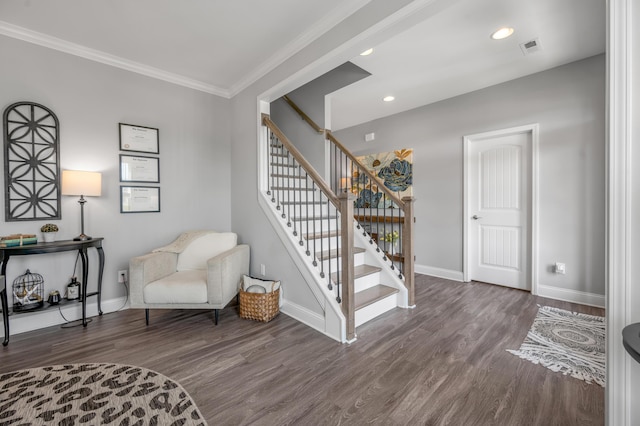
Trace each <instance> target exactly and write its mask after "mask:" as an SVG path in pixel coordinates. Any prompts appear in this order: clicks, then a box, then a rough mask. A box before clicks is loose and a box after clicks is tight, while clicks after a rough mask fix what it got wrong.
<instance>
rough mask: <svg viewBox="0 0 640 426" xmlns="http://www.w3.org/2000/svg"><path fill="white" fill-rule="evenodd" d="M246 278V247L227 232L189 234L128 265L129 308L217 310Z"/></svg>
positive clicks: (216, 315)
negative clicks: (243, 278) (243, 277)
mask: <svg viewBox="0 0 640 426" xmlns="http://www.w3.org/2000/svg"><path fill="white" fill-rule="evenodd" d="M248 273H249V246H248V245H246V244H240V245H238V244H237V235H236V234H234V233H231V232H220V233H218V232H214V231H191V232H185V233H184V234H182V235H180V237H178V239H177V240H175V241H174V242H173V243H171V244H169V245H167V246H165V247H161V248H159V249H155V250H153V251H152V252H151V253H148V254H145V255H143V256H138V257H134V258H132V259H131V260H130V261H129V281H130V290H129V291H130V294H129V297H130V301H131V307H132V308H144V309H145V319H146V323H147V325H149V309H213V310H214V312H215V313H214V315H215V324H218V315H219V310H220V309H223V308H224V307H225V306H226V305H227V304H228V303H229V302H230V301H231V300H232V299H233V298H234V297H235V296H236V295H237V294H238V289H239V286H240V284H241V281H242V276H243V275H244V274H248Z"/></svg>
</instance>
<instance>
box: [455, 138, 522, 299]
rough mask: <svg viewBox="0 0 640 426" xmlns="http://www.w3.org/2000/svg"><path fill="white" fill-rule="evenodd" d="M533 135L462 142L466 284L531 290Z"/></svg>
mask: <svg viewBox="0 0 640 426" xmlns="http://www.w3.org/2000/svg"><path fill="white" fill-rule="evenodd" d="M531 139H532V132H531V131H530V130H526V131H519V132H516V133H513V132H509V131H505V133H501V132H492V133H490V134H486V135H484V136H483V135H476V136H475V137H467V138H465V144H466V147H465V148H466V149H465V151H466V153H467V161H466V164H467V182H466V185H467V205H466V208H465V213H466V216H467V217H465V220H466V221H467V230H468V232H466V235H467V242H466V243H467V255H468V262H467V264H468V269H469V271H468V272H469V275H468V280H474V281H482V282H487V283H492V284H499V285H503V286H507V287H514V288H519V289H522V290H530V289H531V283H530V279H529V277H530V274H529V268H530V262H529V258H530V257H529V256H530V253H529V239H530V235H529V234H530V232H529V226H528V223H529V220H530V214H529V208H530V203H529V194H530V177H529V174H530V158H531V155H530V150H531Z"/></svg>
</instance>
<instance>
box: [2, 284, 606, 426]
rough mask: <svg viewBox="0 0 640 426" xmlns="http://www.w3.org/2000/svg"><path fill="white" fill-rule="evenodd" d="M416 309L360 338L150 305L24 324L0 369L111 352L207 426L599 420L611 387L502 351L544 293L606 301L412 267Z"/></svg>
mask: <svg viewBox="0 0 640 426" xmlns="http://www.w3.org/2000/svg"><path fill="white" fill-rule="evenodd" d="M416 300H417V307H416V308H415V309H410V310H404V309H396V310H394V311H391V312H389V313H387V314H385V315H384V316H383V317H381V318H377V319H376V320H374V321H371V322H369V323H367V324H365V325H363V326H361V327H359V328H358V340H357V341H356V342H355V343H353V344H351V345H342V344H339V343H336V342H334V341H332V340H330V339H329V338H327V337H325V336H324V335H322V334H320V333H318V332H316V331H314V330H312V329H310V328H308V327H306V326H305V325H303V324H301V323H298V322H297V321H295V320H293V319H291V318H289V317H287V316H286V315H283V314H280V315H278V316H277V317H276V318H275V319H274V320H272V321H271V322H270V323H267V324H264V323H258V322H253V321H249V320H243V319H240V318H239V317H238V314H237V311H236V309H235V307H230V308H227V309H225V310H223V311H222V312H221V314H220V323H219V325H218V326H214V325H213V313H209V312H203V311H186V310H185V311H152V312H151V324H150V326H148V327H146V326H145V323H144V311H143V310H128V311H122V312H117V313H111V314H106V315H104V316H102V317H96V318H93V322H91V323H90V324H89V325H88V326H87V328H86V329H83V328H82V327H75V328H66V329H61V328H60V327H58V326H56V327H50V328H47V329H43V330H39V331H35V332H30V333H24V334H20V335H15V336H12V337H11V342H10V343H9V346H8V347H4V348H2V349H0V353H1V354H2V355H1V356H0V360H1V362H0V372H8V371H13V370H17V369H22V368H28V367H32V366H44V365H52V364H62V363H76V362H114V363H121V364H130V365H138V366H142V367H146V368H149V369H152V370H155V371H158V372H160V373H163V374H165V375H167V376H169V377H171V378H173V379H175V380H176V381H178V382H179V383H181V384H182V385H183V386H184V388H185V389H186V390H187V391H188V392H189V393H190V394H191V396H192V397H193V398H194V399H195V401H196V402H197V404H198V407H199V408H200V410H201V411H202V413H203V415H204V416H205V417H206V418H207V420H208V422H209V424H210V425H246V424H256V425H282V424H295V425H337V424H382V425H464V426H466V425H514V426H515V425H518V426H520V425H545V426H546V425H563V426H568V425H581V426H584V425H602V424H604V389H603V388H602V387H600V386H598V385H596V384H586V383H585V382H583V381H580V380H577V379H574V378H571V377H568V376H563V375H562V374H560V373H554V372H552V371H550V370H548V369H546V368H544V367H541V366H539V365H535V364H532V363H530V362H527V361H524V360H521V359H520V358H518V357H516V356H514V355H511V354H510V353H508V352H506V349H517V348H518V347H519V346H520V344H521V343H522V341H523V339H524V337H525V335H526V334H527V331H528V329H529V327H530V325H531V323H532V321H533V318H534V317H535V314H536V311H537V306H536V304H541V305H549V306H555V307H559V308H563V309H567V310H573V311H578V312H584V313H588V314H592V315H604V312H603V310H602V309H597V308H591V307H586V306H581V305H574V304H570V303H565V302H559V301H554V300H550V299H543V298H539V297H534V296H531V294H529V293H526V292H523V291H519V290H513V289H507V288H502V287H498V286H492V285H487V284H482V283H471V284H463V283H458V282H453V281H447V280H444V279H438V278H432V277H428V276H424V275H417V276H416Z"/></svg>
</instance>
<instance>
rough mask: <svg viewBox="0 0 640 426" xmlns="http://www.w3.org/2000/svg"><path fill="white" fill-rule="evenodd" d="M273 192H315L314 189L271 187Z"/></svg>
mask: <svg viewBox="0 0 640 426" xmlns="http://www.w3.org/2000/svg"><path fill="white" fill-rule="evenodd" d="M271 189H273V190H274V191H276V190H284V191H315V189H314V188H296V187H295V186H273V187H271Z"/></svg>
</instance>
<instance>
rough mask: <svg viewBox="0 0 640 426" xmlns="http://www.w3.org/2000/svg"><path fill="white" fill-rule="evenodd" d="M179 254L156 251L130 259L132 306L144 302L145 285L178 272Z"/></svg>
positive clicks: (130, 295)
mask: <svg viewBox="0 0 640 426" xmlns="http://www.w3.org/2000/svg"><path fill="white" fill-rule="evenodd" d="M177 265H178V255H177V254H176V253H169V252H154V253H149V254H145V255H143V256H138V257H134V258H132V259H131V260H129V297H130V298H131V306H133V307H135V306H141V305H143V304H144V298H143V294H142V290H143V289H144V286H145V285H147V284H149V283H150V282H153V281H155V280H158V279H160V278H163V277H166V276H167V275H170V274H173V273H174V272H176V267H177Z"/></svg>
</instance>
